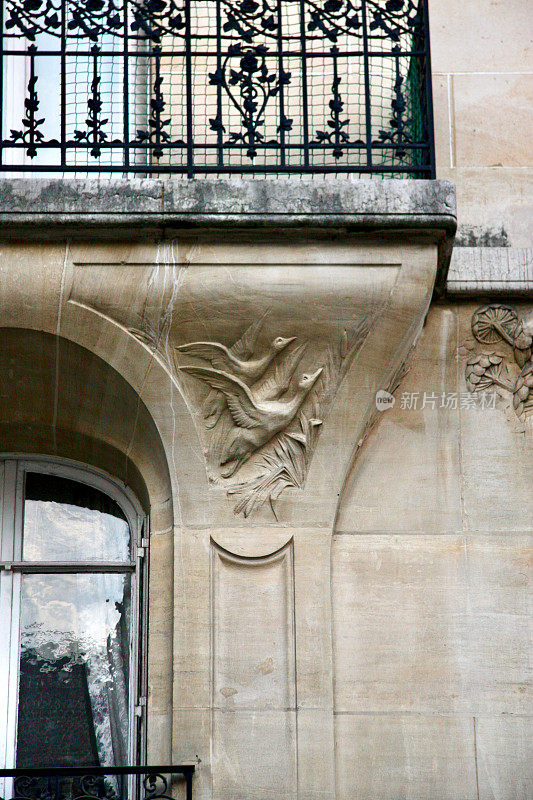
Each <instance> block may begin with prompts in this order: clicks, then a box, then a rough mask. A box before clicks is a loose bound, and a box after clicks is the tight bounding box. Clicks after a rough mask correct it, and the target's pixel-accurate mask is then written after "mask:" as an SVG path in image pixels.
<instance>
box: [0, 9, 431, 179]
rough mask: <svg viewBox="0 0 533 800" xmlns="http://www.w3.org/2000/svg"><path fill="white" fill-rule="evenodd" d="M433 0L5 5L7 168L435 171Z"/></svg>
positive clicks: (2, 82) (2, 159) (3, 144)
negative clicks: (430, 12) (430, 16)
mask: <svg viewBox="0 0 533 800" xmlns="http://www.w3.org/2000/svg"><path fill="white" fill-rule="evenodd" d="M427 6H428V0H2V2H1V9H2V19H1V20H0V36H1V38H0V55H1V59H0V66H1V72H2V74H1V75H0V92H2V98H1V101H2V115H1V129H0V172H3V173H4V174H5V173H7V172H20V171H26V172H28V171H30V172H40V173H43V172H54V173H57V172H60V173H64V174H69V173H71V174H79V175H82V174H85V173H94V172H97V173H110V174H111V173H119V174H122V175H127V174H130V173H136V174H141V175H150V174H161V173H169V174H170V173H172V174H183V175H187V176H188V177H195V176H200V175H205V174H208V173H219V174H228V173H236V174H243V173H248V172H251V173H347V172H350V173H378V174H379V173H381V174H396V173H398V174H401V175H410V176H414V177H434V145H433V122H432V99H431V67H430V53H429V26H428V8H427Z"/></svg>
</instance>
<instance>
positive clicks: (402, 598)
mask: <svg viewBox="0 0 533 800" xmlns="http://www.w3.org/2000/svg"><path fill="white" fill-rule="evenodd" d="M478 305H479V304H477V305H476V304H459V305H452V304H444V305H440V306H434V307H433V308H432V309H431V311H430V313H429V316H428V319H427V322H426V325H425V327H424V330H423V331H422V334H421V336H420V340H419V342H418V345H417V349H416V351H415V355H414V357H413V360H412V363H411V368H410V371H409V373H408V374H407V375H406V377H405V378H404V380H403V381H402V383H401V385H400V387H399V389H398V391H397V393H396V404H395V406H394V408H393V409H392V410H389V411H386V412H384V414H383V415H382V416H381V418H380V419H379V421H378V423H377V424H376V426H375V428H374V429H373V431H372V432H371V433H370V435H369V437H368V439H367V441H366V443H365V444H364V446H363V448H362V450H361V452H360V454H359V457H358V459H357V460H356V462H355V464H354V466H353V468H352V471H351V473H350V475H349V477H348V480H347V483H346V487H345V491H344V495H343V498H342V501H341V506H340V511H339V516H338V519H337V525H336V531H335V535H334V538H333V547H332V587H333V588H332V597H333V630H334V642H335V650H334V662H335V712H336V713H335V740H336V746H337V751H336V753H337V756H336V758H337V760H336V764H337V780H338V783H337V797H338V798H346V800H347V799H348V798H354V797H358V798H359V797H360V798H380V800H384V798H390V800H393V798H397V797H400V796H401V797H408V798H417V800H421V799H422V798H427V800H430V799H433V798H437V797H438V798H443V799H446V800H448V799H450V800H451V798H453V799H454V800H459V798H461V800H466V799H468V800H470V798H472V800H474V799H475V800H478V799H479V800H488V799H489V798H491V799H494V800H496V798H497V800H511V798H512V800H517V799H518V798H520V799H521V800H526V798H528V797H531V793H532V791H533V775H532V773H531V737H532V727H533V726H532V717H531V710H532V706H531V695H530V683H529V682H530V680H531V672H530V670H531V639H530V633H531V619H530V616H529V614H530V611H529V609H530V605H529V603H530V592H531V586H530V567H529V559H530V553H531V543H532V533H533V491H532V489H533V484H532V475H533V428H532V427H531V424H529V426H525V425H523V424H521V423H520V421H519V420H518V419H517V418H516V415H515V413H514V411H513V408H512V406H511V403H510V395H509V393H508V392H506V391H505V390H500V391H499V394H498V397H497V398H494V399H493V398H492V397H491V396H490V395H488V396H487V398H486V399H487V405H488V406H489V407H485V408H484V407H483V405H484V403H483V402H482V395H480V394H477V393H476V394H472V393H471V392H469V390H468V387H467V384H466V381H465V364H466V362H467V361H468V359H469V358H471V357H472V354H473V353H478V352H490V351H491V350H492V351H493V350H494V349H497V350H498V352H501V353H503V354H504V356H505V361H506V363H507V364H508V365H509V369H510V371H511V372H512V370H513V368H514V370H515V371H518V367H517V366H516V365H515V366H514V367H513V356H512V353H511V349H510V348H509V347H508V346H507V345H505V344H500V345H499V346H494V345H493V346H492V347H491V346H489V347H487V346H486V345H485V346H481V345H480V344H479V343H478V342H475V341H474V340H473V337H472V332H471V318H472V314H473V313H474V312H475V310H476V308H477V307H478ZM517 311H519V313H520V314H521V315H524V316H525V315H526V314H527V313H531V306H517ZM490 391H491V392H492V391H494V389H493V388H492V389H491V390H490ZM492 403H494V405H495V407H494V408H492ZM529 422H530V423H531V418H529ZM354 787H357V790H356V791H355V790H354Z"/></svg>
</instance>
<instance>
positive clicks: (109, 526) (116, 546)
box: [22, 473, 130, 561]
mask: <svg viewBox="0 0 533 800" xmlns="http://www.w3.org/2000/svg"><path fill="white" fill-rule="evenodd" d="M22 543H23V558H24V559H26V560H28V561H127V560H129V558H130V531H129V526H128V523H127V522H126V519H125V517H124V514H123V512H122V510H121V509H120V507H119V506H118V505H117V503H115V502H114V500H112V499H111V498H110V497H108V496H107V495H105V494H103V493H102V492H100V491H98V490H97V489H95V488H93V487H92V486H87V485H85V484H81V483H78V482H77V481H71V480H67V479H65V478H60V477H57V476H55V475H45V474H40V473H28V474H27V476H26V489H25V502H24V532H23V539H22Z"/></svg>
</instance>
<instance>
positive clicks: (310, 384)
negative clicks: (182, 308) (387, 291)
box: [176, 312, 374, 518]
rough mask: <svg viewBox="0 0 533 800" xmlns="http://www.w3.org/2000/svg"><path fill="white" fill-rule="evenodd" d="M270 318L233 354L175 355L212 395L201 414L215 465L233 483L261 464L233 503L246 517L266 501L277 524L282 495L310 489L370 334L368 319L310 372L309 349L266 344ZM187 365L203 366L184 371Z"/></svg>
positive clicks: (198, 346)
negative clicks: (326, 433)
mask: <svg viewBox="0 0 533 800" xmlns="http://www.w3.org/2000/svg"><path fill="white" fill-rule="evenodd" d="M267 314H268V312H267ZM267 314H265V315H263V316H262V317H261V318H260V319H258V320H257V321H255V322H254V323H252V325H250V327H249V328H248V329H247V330H246V331H245V332H244V334H243V335H242V336H241V338H240V339H238V340H237V341H236V342H234V343H233V344H232V345H231V346H229V347H228V346H226V345H224V344H222V343H220V342H191V343H189V344H184V345H181V346H179V347H177V348H176V353H177V355H178V358H179V361H180V365H179V366H178V370H179V371H180V372H181V373H182V374H184V375H187V376H190V377H192V378H194V379H195V380H196V381H199V382H201V383H202V384H203V385H204V386H205V387H206V388H207V391H208V393H207V395H206V397H205V400H203V403H202V409H201V416H202V419H203V423H204V425H205V427H206V429H207V430H208V431H210V432H211V446H210V449H209V452H208V463H211V464H213V465H214V467H215V468H216V470H217V471H218V474H219V476H220V478H221V479H223V480H227V479H231V478H232V476H233V475H234V474H235V473H237V472H238V471H239V470H240V469H241V468H242V467H243V465H244V464H246V463H247V462H248V461H249V460H250V459H252V461H253V459H254V458H255V457H256V456H257V460H256V461H255V463H253V469H252V470H251V472H250V470H249V471H248V472H249V475H248V476H247V478H246V480H243V481H242V482H241V483H233V484H229V485H227V493H228V495H230V496H236V497H238V498H239V499H238V502H237V504H236V506H235V509H234V510H235V513H236V514H239V513H243V514H244V516H245V517H247V516H248V515H249V514H251V513H252V511H254V510H255V509H257V508H259V507H261V506H262V505H263V504H264V503H265V502H267V501H268V502H269V504H270V507H271V509H272V512H273V513H274V516H276V510H275V507H274V502H275V500H276V499H277V498H278V497H279V495H280V494H281V492H283V491H284V489H286V488H288V487H294V488H302V487H303V485H304V482H305V478H306V475H307V469H308V466H309V462H310V459H311V456H312V453H313V451H314V448H315V446H316V443H317V440H318V435H319V430H320V426H321V425H322V419H323V416H324V413H325V412H326V411H327V408H328V407H329V405H330V403H331V401H332V400H333V398H334V396H335V394H336V391H337V388H338V386H339V384H340V381H341V380H342V378H343V377H344V374H345V372H346V369H347V366H348V362H349V360H350V359H351V357H353V355H354V354H355V353H356V352H357V350H358V349H359V347H360V346H361V344H362V343H363V341H364V339H365V338H366V335H367V334H368V332H369V330H370V327H371V322H370V317H367V316H363V317H362V319H360V320H359V321H358V323H357V324H356V325H355V327H354V329H353V330H351V331H347V330H344V331H343V332H342V333H341V335H340V341H339V343H338V345H337V346H336V347H329V348H328V349H327V350H326V352H325V353H321V354H320V355H319V358H320V361H321V362H322V363H312V362H311V368H310V369H307V370H304V369H303V368H302V367H301V362H302V360H303V359H304V356H309V343H308V342H303V343H301V342H298V341H297V337H296V336H289V337H283V336H277V337H275V338H272V339H270V340H269V341H268V342H266V343H264V344H263V345H262V346H261V345H260V344H259V338H260V334H261V332H262V329H263V326H264V323H265V318H266V316H267ZM372 316H373V317H374V315H372ZM184 357H186V358H187V360H189V359H193V360H194V361H195V362H198V361H199V362H202V363H200V364H198V363H194V364H188V363H185V364H184V363H181V361H182V359H183V358H184ZM306 360H307V361H308V362H309V358H306ZM317 361H318V358H317ZM212 480H214V479H213V478H212ZM276 518H277V516H276Z"/></svg>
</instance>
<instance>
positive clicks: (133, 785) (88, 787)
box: [0, 764, 195, 800]
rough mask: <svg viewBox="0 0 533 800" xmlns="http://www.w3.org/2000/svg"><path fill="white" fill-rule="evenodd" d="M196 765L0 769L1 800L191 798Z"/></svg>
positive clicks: (147, 799)
mask: <svg viewBox="0 0 533 800" xmlns="http://www.w3.org/2000/svg"><path fill="white" fill-rule="evenodd" d="M194 770H195V765H194V764H177V765H171V766H147V767H131V766H130V767H56V768H52V767H48V768H43V769H26V768H19V769H0V800H173V788H174V789H175V787H177V786H180V784H181V785H182V786H183V789H184V791H185V794H184V795H183V794H180V795H178V796H179V797H182V796H184V797H185V798H186V800H192V779H193V775H194Z"/></svg>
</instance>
